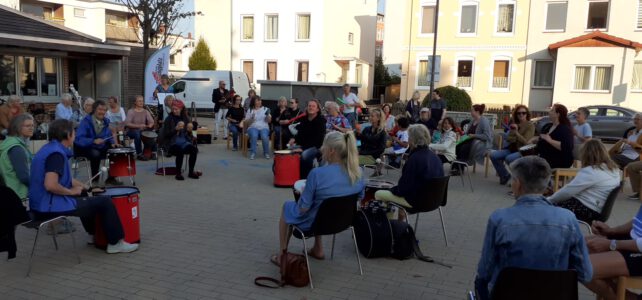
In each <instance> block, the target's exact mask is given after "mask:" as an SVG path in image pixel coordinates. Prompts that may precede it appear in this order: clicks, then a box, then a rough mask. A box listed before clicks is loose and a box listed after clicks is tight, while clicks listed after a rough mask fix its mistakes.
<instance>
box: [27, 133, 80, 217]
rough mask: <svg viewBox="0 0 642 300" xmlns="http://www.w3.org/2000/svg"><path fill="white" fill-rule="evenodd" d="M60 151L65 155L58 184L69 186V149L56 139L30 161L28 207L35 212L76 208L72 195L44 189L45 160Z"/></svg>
mask: <svg viewBox="0 0 642 300" xmlns="http://www.w3.org/2000/svg"><path fill="white" fill-rule="evenodd" d="M54 153H60V154H62V155H63V156H64V157H65V162H66V163H65V168H64V171H63V174H62V176H60V177H59V178H58V182H59V183H60V185H62V186H64V187H66V188H68V189H70V188H71V179H72V177H71V166H70V165H69V163H68V160H67V158H68V157H70V156H71V150H69V149H67V148H66V147H65V146H63V145H62V144H61V143H60V142H58V141H51V142H49V143H47V144H46V145H44V146H43V147H42V149H40V151H38V153H36V156H35V157H34V158H33V161H32V162H31V184H30V185H29V207H30V208H31V209H32V210H35V211H37V212H64V211H71V210H75V209H76V199H75V198H74V197H72V196H62V195H55V194H52V193H50V192H48V191H47V190H46V189H45V162H46V161H47V158H48V157H49V156H50V155H52V154H54Z"/></svg>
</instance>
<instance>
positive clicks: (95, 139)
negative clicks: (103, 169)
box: [74, 100, 119, 184]
mask: <svg viewBox="0 0 642 300" xmlns="http://www.w3.org/2000/svg"><path fill="white" fill-rule="evenodd" d="M106 113H107V104H105V101H103V100H96V102H94V106H93V110H92V112H91V114H90V115H87V116H85V118H84V119H82V121H80V124H79V125H78V129H77V132H76V135H75V137H76V139H75V140H74V156H76V157H85V158H87V159H88V160H89V165H90V167H91V174H92V176H93V175H95V174H98V170H99V167H100V161H101V160H102V159H105V158H106V157H107V150H109V148H112V147H116V146H118V145H117V141H118V139H117V138H116V134H115V132H113V131H111V130H110V129H109V119H107V118H106V117H105V114H106ZM95 180H98V178H96V179H95ZM107 182H108V183H111V184H119V182H118V181H116V179H114V178H113V177H110V178H108V179H107Z"/></svg>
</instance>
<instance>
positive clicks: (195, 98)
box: [172, 71, 250, 111]
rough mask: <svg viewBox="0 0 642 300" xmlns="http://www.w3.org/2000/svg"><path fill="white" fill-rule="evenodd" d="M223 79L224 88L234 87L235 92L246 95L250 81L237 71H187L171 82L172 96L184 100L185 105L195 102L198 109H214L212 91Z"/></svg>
mask: <svg viewBox="0 0 642 300" xmlns="http://www.w3.org/2000/svg"><path fill="white" fill-rule="evenodd" d="M221 80H223V81H225V88H226V89H228V90H231V89H232V88H234V91H235V92H236V94H238V95H241V96H242V97H243V98H245V97H247V92H248V91H249V90H250V81H249V80H248V78H247V75H246V74H245V73H243V72H239V71H189V72H187V73H186V74H185V76H183V77H182V78H181V79H179V80H178V81H176V82H174V84H172V87H173V88H174V96H175V97H176V99H180V100H182V101H183V102H185V105H186V106H187V107H191V106H192V102H194V103H195V104H196V108H197V109H198V110H208V111H211V110H213V109H214V103H212V91H213V90H214V89H217V88H218V82H219V81H221Z"/></svg>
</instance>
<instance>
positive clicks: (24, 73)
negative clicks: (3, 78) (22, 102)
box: [18, 56, 38, 96]
mask: <svg viewBox="0 0 642 300" xmlns="http://www.w3.org/2000/svg"><path fill="white" fill-rule="evenodd" d="M36 76H37V73H36V58H35V57H33V56H19V57H18V80H19V82H20V89H21V91H22V95H23V96H37V95H38V79H37V78H36Z"/></svg>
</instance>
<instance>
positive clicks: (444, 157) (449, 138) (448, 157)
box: [428, 117, 457, 164]
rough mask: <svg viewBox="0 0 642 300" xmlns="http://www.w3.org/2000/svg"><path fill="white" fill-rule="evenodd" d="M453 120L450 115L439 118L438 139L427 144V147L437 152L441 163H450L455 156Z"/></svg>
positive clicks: (455, 144) (455, 135)
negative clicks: (439, 132) (439, 130)
mask: <svg viewBox="0 0 642 300" xmlns="http://www.w3.org/2000/svg"><path fill="white" fill-rule="evenodd" d="M454 127H455V121H453V119H452V118H451V117H446V118H444V119H443V120H441V134H440V137H439V141H438V142H437V143H433V144H430V145H428V148H429V149H430V150H432V151H434V152H435V154H437V157H439V159H440V160H441V163H442V164H445V163H451V162H452V161H454V160H455V159H456V158H457V156H456V155H455V147H456V146H457V134H456V133H455V131H453V128H454Z"/></svg>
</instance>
